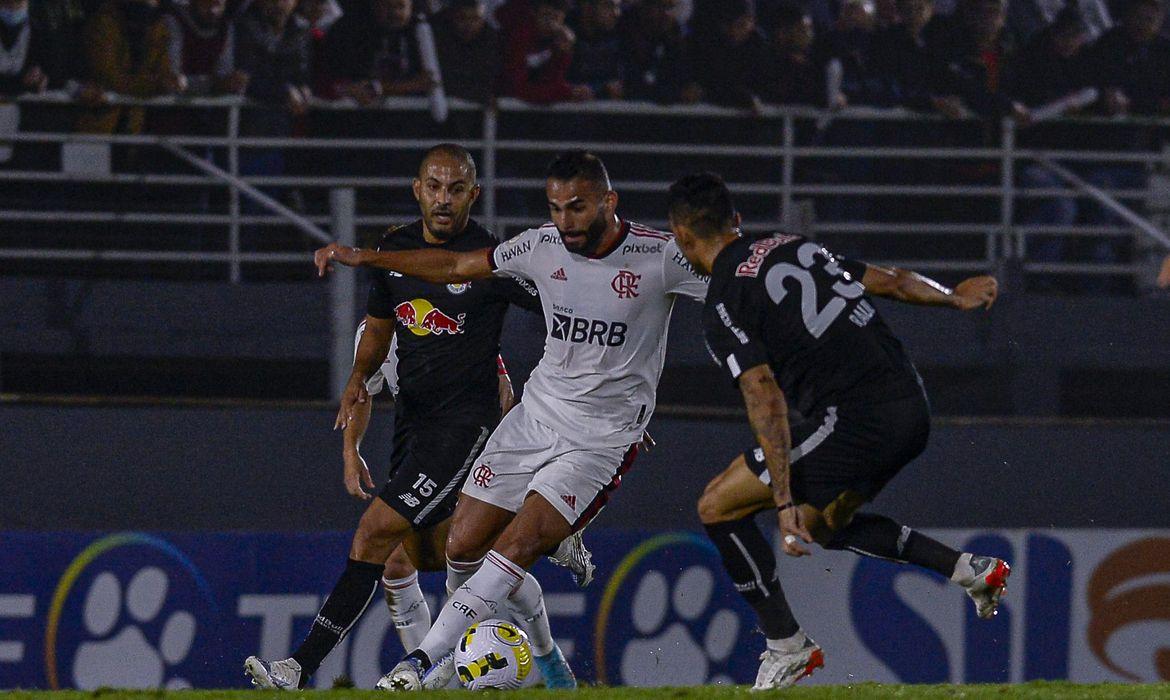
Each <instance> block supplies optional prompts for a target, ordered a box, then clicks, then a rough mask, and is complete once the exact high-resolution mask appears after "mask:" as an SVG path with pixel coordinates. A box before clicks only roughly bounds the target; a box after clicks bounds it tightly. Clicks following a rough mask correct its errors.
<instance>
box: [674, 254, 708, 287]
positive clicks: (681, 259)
mask: <svg viewBox="0 0 1170 700" xmlns="http://www.w3.org/2000/svg"><path fill="white" fill-rule="evenodd" d="M670 260H671V262H673V263H674V264H675V265H678V266H679V267H681V268H682V269H684V270H686V271H687V272H689V273H691V276H692V277H694V278H695V279H697V280H699V281H700V282H703V283H705V284H706V283H710V282H711V277H710V276H708V275H702V274H699V271H698V270H696V269H695V266H694V265H692V264H691V261H690V260H687V256H685V255H683V254H682V251H678V250H676V251H675V252H674V255H673V256H672V257H671V258H670Z"/></svg>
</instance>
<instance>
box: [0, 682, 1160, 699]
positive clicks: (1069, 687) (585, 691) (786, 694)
mask: <svg viewBox="0 0 1170 700" xmlns="http://www.w3.org/2000/svg"><path fill="white" fill-rule="evenodd" d="M768 696H774V697H781V696H782V697H783V698H785V699H787V698H793V700H822V699H826V700H829V699H832V700H835V699H837V698H961V699H963V700H967V699H970V700H980V699H988V700H991V699H996V700H1008V699H1009V698H1010V699H1011V700H1015V699H1016V698H1023V699H1025V700H1031V699H1033V698H1035V699H1040V698H1089V699H1095V698H1166V699H1167V700H1170V683H1161V684H1154V685H1122V684H1112V683H1102V684H1096V685H1081V684H1076V683H1053V682H1044V683H1025V684H1020V685H893V684H890V685H886V684H878V683H859V684H855V685H838V686H821V687H815V688H812V687H810V688H800V687H798V688H792V689H789V690H785V691H775V692H772V693H767V694H756V693H751V692H749V690H748V687H747V686H698V687H689V688H582V689H580V690H577V691H564V690H562V691H548V690H540V689H533V690H519V691H514V692H511V693H508V694H507V697H508V698H509V700H538V699H539V700H547V699H550V698H557V699H558V700H560V699H563V700H569V699H570V698H574V699H576V700H610V699H611V698H612V699H613V700H651V699H652V698H669V699H670V700H691V699H693V700H721V699H723V698H742V699H743V700H747V699H748V698H761V697H768ZM288 697H289V696H288V695H286V694H284V693H282V692H271V691H270V692H260V691H254V690H179V691H128V690H105V689H103V690H97V691H94V692H80V691H23V690H12V691H0V700H276V698H288ZM295 697H296V698H300V699H302V700H385V698H386V694H385V693H382V692H378V691H372V690H350V689H345V690H329V691H307V692H305V693H303V694H300V695H296V696H295ZM425 697H426V698H428V700H455V699H456V698H467V693H466V692H465V691H444V692H428V693H427V694H426V696H425ZM491 697H501V696H500V695H499V694H496V693H492V694H491Z"/></svg>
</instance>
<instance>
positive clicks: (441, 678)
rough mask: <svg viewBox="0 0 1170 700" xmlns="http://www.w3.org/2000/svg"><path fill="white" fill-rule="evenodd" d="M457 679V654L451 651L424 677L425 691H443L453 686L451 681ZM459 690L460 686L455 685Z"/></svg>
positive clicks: (423, 685) (423, 687)
mask: <svg viewBox="0 0 1170 700" xmlns="http://www.w3.org/2000/svg"><path fill="white" fill-rule="evenodd" d="M454 677H455V652H454V651H449V652H447V654H446V655H444V656H443V658H441V659H439V660H438V661H436V662H435V665H434V666H431V668H430V670H428V671H427V672H426V673H424V674H423V676H422V689H423V690H442V689H444V688H446V687H447V686H449V685H451V679H453V678H454ZM455 687H456V688H458V687H459V684H458V683H457V684H455Z"/></svg>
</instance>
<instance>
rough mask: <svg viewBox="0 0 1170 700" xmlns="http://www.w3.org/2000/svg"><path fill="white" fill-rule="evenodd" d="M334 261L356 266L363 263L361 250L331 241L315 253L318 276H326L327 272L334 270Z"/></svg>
mask: <svg viewBox="0 0 1170 700" xmlns="http://www.w3.org/2000/svg"><path fill="white" fill-rule="evenodd" d="M333 263H340V264H342V265H346V266H348V267H356V266H357V265H360V264H361V251H359V250H358V249H357V248H351V247H349V246H347V245H341V244H340V243H330V244H329V245H327V246H325V247H324V248H318V249H317V251H316V252H315V253H313V264H314V265H316V266H317V276H318V277H324V276H325V273H326V272H329V271H330V270H332V269H333Z"/></svg>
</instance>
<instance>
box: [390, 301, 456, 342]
mask: <svg viewBox="0 0 1170 700" xmlns="http://www.w3.org/2000/svg"><path fill="white" fill-rule="evenodd" d="M394 315H395V316H397V317H398V322H399V323H401V324H402V325H403V326H404V327H406V328H409V329H410V332H411V333H414V334H415V335H430V334H432V333H433V334H435V335H442V334H443V333H449V334H451V335H455V334H457V333H462V332H463V321H464V319H465V318H466V317H467V314H459V315H458V316H455V317H451V316H448V315H447V314H445V313H443V312H442V311H441V310H439V309H437V308H435V305H434V304H432V303H431V302H429V301H427V300H426V299H411V300H410V301H404V302H402V303H401V304H399V305H398V306H396V307H394Z"/></svg>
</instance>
